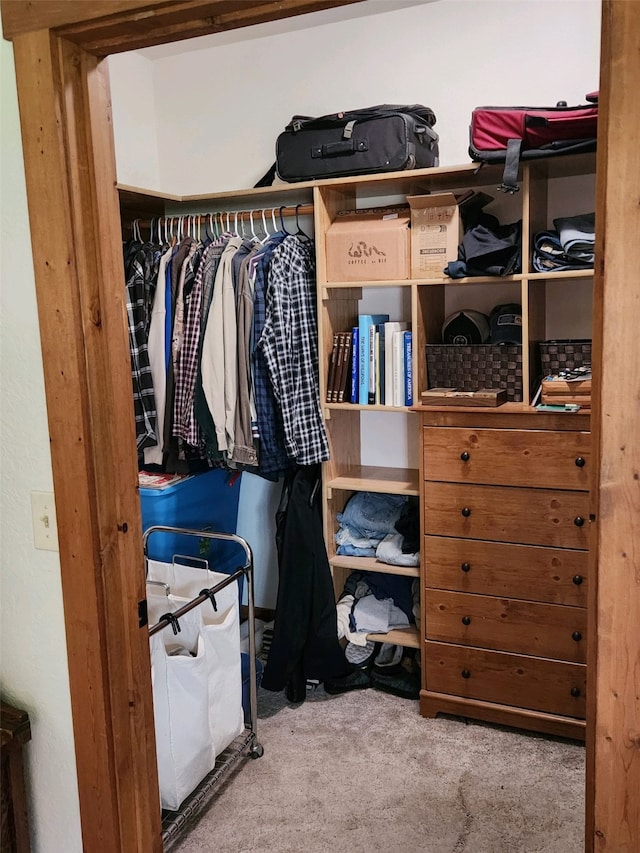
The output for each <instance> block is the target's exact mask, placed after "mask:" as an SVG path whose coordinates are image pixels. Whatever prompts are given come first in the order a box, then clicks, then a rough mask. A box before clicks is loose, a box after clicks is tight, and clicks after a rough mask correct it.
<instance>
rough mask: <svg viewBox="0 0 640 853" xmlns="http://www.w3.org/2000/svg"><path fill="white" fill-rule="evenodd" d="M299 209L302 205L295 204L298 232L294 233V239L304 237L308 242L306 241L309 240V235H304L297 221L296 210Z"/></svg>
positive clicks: (297, 220)
mask: <svg viewBox="0 0 640 853" xmlns="http://www.w3.org/2000/svg"><path fill="white" fill-rule="evenodd" d="M299 207H302V204H296V228H297V229H298V230H297V231H296V234H295V236H296V237H306V238H307V240H308V239H309V235H308V234H305V233H304V231H303V230H302V228H301V227H300V220H299V219H298V208H299Z"/></svg>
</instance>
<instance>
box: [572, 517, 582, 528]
mask: <svg viewBox="0 0 640 853" xmlns="http://www.w3.org/2000/svg"><path fill="white" fill-rule="evenodd" d="M573 523H574V524H575V526H576V527H582V525H583V524H584V518H583V517H582V516H581V515H577V516H576V517H575V518H574V519H573Z"/></svg>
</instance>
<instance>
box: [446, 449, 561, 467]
mask: <svg viewBox="0 0 640 853" xmlns="http://www.w3.org/2000/svg"><path fill="white" fill-rule="evenodd" d="M460 459H462V461H463V462H468V461H469V459H471V457H470V456H469V454H468V452H467V451H466V450H465V451H463V452H462V453H461V454H460ZM576 464H577V463H576Z"/></svg>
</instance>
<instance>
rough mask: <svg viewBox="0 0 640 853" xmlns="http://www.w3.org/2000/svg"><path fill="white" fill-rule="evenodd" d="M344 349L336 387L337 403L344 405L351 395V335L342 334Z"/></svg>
mask: <svg viewBox="0 0 640 853" xmlns="http://www.w3.org/2000/svg"><path fill="white" fill-rule="evenodd" d="M342 337H343V339H344V349H343V351H342V365H341V368H340V385H339V386H338V403H344V402H345V401H347V400H348V399H349V394H350V393H351V342H352V333H351V332H343V333H342Z"/></svg>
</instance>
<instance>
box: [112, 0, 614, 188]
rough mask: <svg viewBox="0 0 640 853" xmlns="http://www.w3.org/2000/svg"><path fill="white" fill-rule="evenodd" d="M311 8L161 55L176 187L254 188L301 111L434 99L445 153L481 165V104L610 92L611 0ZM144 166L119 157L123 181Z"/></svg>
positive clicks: (165, 126) (161, 90) (160, 116)
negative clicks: (607, 35) (306, 23)
mask: <svg viewBox="0 0 640 853" xmlns="http://www.w3.org/2000/svg"><path fill="white" fill-rule="evenodd" d="M358 5H359V4H356V7H354V8H356V9H357V8H358ZM383 8H388V7H387V6H384V7H383ZM372 9H374V10H375V9H376V4H375V3H373V4H372ZM312 18H313V21H314V25H313V26H310V27H309V28H307V29H298V30H296V31H294V32H292V33H287V32H285V33H282V32H278V31H277V29H278V28H277V26H276V25H271V24H264V25H261V26H258V27H252V28H251V29H250V31H245V30H237V31H235V33H232V34H226V35H225V36H224V37H206V38H203V39H197V40H195V42H194V45H193V46H196V47H198V48H199V49H198V50H191V51H190V52H189V53H188V54H186V53H176V50H177V47H178V46H173V47H172V48H171V52H172V55H169V56H166V57H164V58H162V57H161V58H159V59H156V60H155V61H154V76H155V85H156V107H157V118H156V121H157V126H158V129H159V133H160V135H159V157H160V177H161V185H162V189H163V190H165V191H166V192H175V193H178V194H180V193H182V194H185V195H188V194H192V193H201V192H209V191H222V190H231V189H240V188H243V187H249V186H253V184H254V183H255V181H256V180H257V179H258V178H259V177H260V176H261V175H262V174H263V173H264V172H265V171H266V169H267V167H268V166H269V165H271V163H272V162H273V160H274V150H275V149H274V146H275V139H276V136H277V134H278V133H279V132H280V131H281V130H282V129H283V127H284V125H285V124H286V123H287V122H288V121H289V119H290V118H291V116H292V115H293V114H295V113H300V114H303V115H323V114H325V113H332V112H336V111H338V110H340V109H349V108H354V107H362V106H368V105H370V104H376V103H404V104H411V103H423V104H427V105H428V106H430V107H432V108H433V109H434V111H435V113H436V116H437V119H438V122H437V125H436V130H437V131H438V132H439V134H440V149H441V163H442V165H453V164H457V163H464V162H468V161H469V156H468V152H467V147H468V125H469V119H470V116H471V111H472V109H473V108H474V107H475V106H478V105H480V104H518V103H525V104H555V103H556V101H558V100H566V101H567V102H569V103H572V102H573V103H581V102H584V96H585V94H586V93H587V92H590V91H593V90H594V89H597V88H598V81H599V74H598V69H599V33H600V3H599V2H598V0H517V2H509V0H440V2H437V3H426V4H424V5H419V6H412V7H408V8H405V7H399V8H397V9H395V10H393V11H387V12H384V13H380V14H371V15H369V16H363V17H355V18H352V19H349V20H343V21H340V22H338V23H327V24H323V23H322V21H323V20H324V17H323V15H322V14H316V15H314V16H312ZM274 31H275V34H273V33H274ZM206 45H211V47H209V48H207V47H205V46H206ZM158 53H160V54H162V49H160V50H159V51H156V50H155V49H154V48H151V49H150V50H149V51H148V52H147V53H146V55H149V56H156V55H158ZM116 60H118V61H119V57H114V58H113V59H112V62H113V63H114V64H115V62H116ZM124 130H125V129H124V128H122V131H123V132H124ZM116 132H117V133H119V132H120V129H118V128H116ZM137 133H138V128H137V127H135V126H134V127H129V128H128V129H127V134H128V136H130V137H133V136H135V135H136V134H137ZM133 142H134V141H133V139H132V140H131V143H132V149H133V150H135V149H134V148H133ZM132 168H135V164H134V163H133V162H132V161H131V160H130V159H129V158H127V159H126V160H124V159H123V160H119V162H118V170H119V178H120V180H122V181H124V182H125V183H129V182H130V181H129V179H128V176H129V174H130V173H131V170H132Z"/></svg>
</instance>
